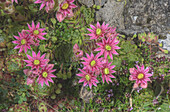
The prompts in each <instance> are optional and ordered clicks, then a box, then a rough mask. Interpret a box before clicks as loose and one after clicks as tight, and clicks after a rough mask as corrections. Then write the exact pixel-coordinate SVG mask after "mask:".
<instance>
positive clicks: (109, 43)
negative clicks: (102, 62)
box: [94, 38, 120, 59]
mask: <svg viewBox="0 0 170 112" xmlns="http://www.w3.org/2000/svg"><path fill="white" fill-rule="evenodd" d="M118 43H119V41H118V40H116V38H114V39H113V40H112V39H111V38H108V39H107V40H105V38H103V39H102V43H101V42H100V43H96V44H97V45H98V46H100V47H99V48H96V49H95V50H94V51H101V52H100V53H98V54H99V55H100V56H101V55H103V54H104V58H107V56H108V55H109V56H110V58H111V59H113V56H112V54H116V55H118V53H117V52H116V51H115V49H120V47H118V46H116V44H118Z"/></svg>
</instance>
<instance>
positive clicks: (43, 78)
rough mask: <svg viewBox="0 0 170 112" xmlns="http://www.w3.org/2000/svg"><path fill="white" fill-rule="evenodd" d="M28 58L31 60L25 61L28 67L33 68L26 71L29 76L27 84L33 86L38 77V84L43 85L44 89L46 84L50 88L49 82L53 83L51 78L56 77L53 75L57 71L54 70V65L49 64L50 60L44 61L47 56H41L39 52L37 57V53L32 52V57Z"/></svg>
mask: <svg viewBox="0 0 170 112" xmlns="http://www.w3.org/2000/svg"><path fill="white" fill-rule="evenodd" d="M27 57H28V59H29V60H24V61H25V62H26V63H27V65H26V66H30V67H31V70H28V69H26V70H24V73H25V74H26V75H27V76H28V78H27V84H32V83H33V82H34V80H35V78H36V77H37V76H38V79H37V82H38V84H41V86H42V87H43V84H44V82H45V84H46V85H48V86H49V84H48V81H50V82H52V83H53V80H52V79H51V77H56V76H55V75H53V74H52V72H54V71H55V69H53V70H52V68H53V67H54V64H48V62H49V59H44V58H45V54H43V55H42V56H41V54H40V51H39V52H38V53H37V55H36V53H35V52H34V51H32V57H31V56H30V55H28V54H27ZM28 72H29V73H28Z"/></svg>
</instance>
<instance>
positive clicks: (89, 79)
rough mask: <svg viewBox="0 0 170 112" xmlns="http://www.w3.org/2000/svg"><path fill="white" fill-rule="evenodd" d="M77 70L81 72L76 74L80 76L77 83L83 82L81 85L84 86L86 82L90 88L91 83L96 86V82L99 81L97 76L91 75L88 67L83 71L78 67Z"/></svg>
mask: <svg viewBox="0 0 170 112" xmlns="http://www.w3.org/2000/svg"><path fill="white" fill-rule="evenodd" d="M79 70H80V71H81V72H82V73H79V74H76V75H77V76H79V77H82V78H81V79H80V80H79V83H81V82H84V84H83V86H86V85H87V84H88V85H89V87H90V89H91V87H92V85H94V86H96V87H97V84H96V83H98V82H99V81H98V80H97V79H96V78H97V76H94V75H93V72H90V70H88V69H85V71H84V70H81V69H79Z"/></svg>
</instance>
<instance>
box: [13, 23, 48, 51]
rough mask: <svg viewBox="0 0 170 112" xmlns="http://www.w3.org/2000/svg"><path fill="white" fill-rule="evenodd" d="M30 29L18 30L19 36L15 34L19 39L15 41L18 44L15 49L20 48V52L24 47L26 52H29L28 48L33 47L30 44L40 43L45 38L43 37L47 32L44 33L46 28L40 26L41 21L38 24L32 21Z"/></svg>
mask: <svg viewBox="0 0 170 112" xmlns="http://www.w3.org/2000/svg"><path fill="white" fill-rule="evenodd" d="M28 28H29V30H22V32H21V33H20V32H18V34H19V36H14V37H15V38H16V39H17V40H15V41H13V43H14V44H18V45H17V46H16V47H15V48H14V49H18V48H20V50H19V53H21V52H22V51H23V49H24V51H25V53H27V49H31V47H30V45H35V46H38V45H39V42H40V41H39V40H38V39H40V40H45V38H44V37H43V36H44V35H46V34H47V33H43V31H44V30H45V28H40V23H38V24H37V25H36V26H35V24H34V22H33V21H32V27H31V26H30V25H29V24H28Z"/></svg>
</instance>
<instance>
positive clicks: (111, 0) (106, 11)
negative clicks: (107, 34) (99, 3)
mask: <svg viewBox="0 0 170 112" xmlns="http://www.w3.org/2000/svg"><path fill="white" fill-rule="evenodd" d="M124 4H125V3H124V2H116V1H115V0H107V1H106V4H104V5H103V7H102V8H101V9H100V10H99V11H97V12H96V20H97V21H105V22H106V23H109V24H110V26H113V25H114V26H115V27H117V28H119V29H124V28H125V27H124V17H123V10H124Z"/></svg>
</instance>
